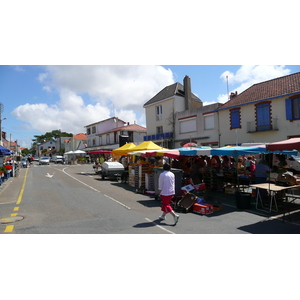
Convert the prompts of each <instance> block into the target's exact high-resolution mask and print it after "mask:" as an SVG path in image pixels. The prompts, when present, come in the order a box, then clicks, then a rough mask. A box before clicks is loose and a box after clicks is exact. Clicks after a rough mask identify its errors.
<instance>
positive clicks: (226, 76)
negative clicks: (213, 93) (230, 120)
mask: <svg viewBox="0 0 300 300" xmlns="http://www.w3.org/2000/svg"><path fill="white" fill-rule="evenodd" d="M226 82H227V95H228V100H230V99H229V89H228V75H226Z"/></svg>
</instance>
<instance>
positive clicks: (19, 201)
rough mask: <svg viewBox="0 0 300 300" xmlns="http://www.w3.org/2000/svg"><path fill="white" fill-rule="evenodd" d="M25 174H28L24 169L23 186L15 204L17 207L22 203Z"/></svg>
mask: <svg viewBox="0 0 300 300" xmlns="http://www.w3.org/2000/svg"><path fill="white" fill-rule="evenodd" d="M27 173H28V169H26V172H25V175H24V181H23V185H22V188H21V191H20V194H19V197H18V200H17V202H16V204H17V205H19V204H20V203H21V201H22V197H23V193H24V189H25V184H26V180H27Z"/></svg>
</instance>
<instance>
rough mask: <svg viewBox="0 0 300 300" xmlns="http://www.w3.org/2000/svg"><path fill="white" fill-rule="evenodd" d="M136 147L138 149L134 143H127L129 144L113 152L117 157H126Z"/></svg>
mask: <svg viewBox="0 0 300 300" xmlns="http://www.w3.org/2000/svg"><path fill="white" fill-rule="evenodd" d="M134 147H136V144H134V143H127V144H125V145H123V146H122V147H120V148H117V149H114V150H113V151H112V153H113V154H116V155H125V154H127V153H128V152H130V151H131V149H132V148H134Z"/></svg>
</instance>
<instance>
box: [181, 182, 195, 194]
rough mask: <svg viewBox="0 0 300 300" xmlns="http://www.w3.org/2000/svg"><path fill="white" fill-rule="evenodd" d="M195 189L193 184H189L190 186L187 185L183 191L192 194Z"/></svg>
mask: <svg viewBox="0 0 300 300" xmlns="http://www.w3.org/2000/svg"><path fill="white" fill-rule="evenodd" d="M194 189H195V188H194V187H193V186H192V185H191V184H188V185H185V186H183V187H182V188H181V190H183V191H185V192H190V191H192V190H194Z"/></svg>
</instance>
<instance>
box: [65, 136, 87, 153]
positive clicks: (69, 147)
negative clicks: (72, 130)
mask: <svg viewBox="0 0 300 300" xmlns="http://www.w3.org/2000/svg"><path fill="white" fill-rule="evenodd" d="M86 147H87V138H86V134H85V133H78V134H75V135H73V136H72V137H69V138H67V139H65V140H64V148H65V152H69V151H75V150H85V148H86Z"/></svg>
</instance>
